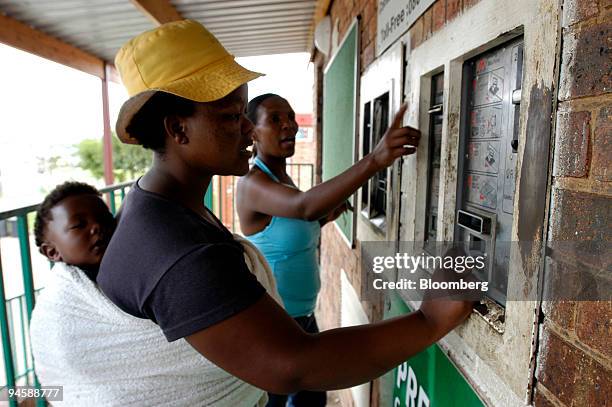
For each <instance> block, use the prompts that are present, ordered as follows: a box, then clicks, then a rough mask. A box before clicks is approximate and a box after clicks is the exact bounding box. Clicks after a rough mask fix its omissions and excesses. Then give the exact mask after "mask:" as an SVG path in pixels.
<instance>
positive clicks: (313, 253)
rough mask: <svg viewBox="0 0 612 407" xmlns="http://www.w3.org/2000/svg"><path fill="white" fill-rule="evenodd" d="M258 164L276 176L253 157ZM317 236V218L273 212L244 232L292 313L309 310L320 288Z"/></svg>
mask: <svg viewBox="0 0 612 407" xmlns="http://www.w3.org/2000/svg"><path fill="white" fill-rule="evenodd" d="M254 163H255V165H256V166H258V167H259V168H260V169H261V170H262V171H263V172H265V173H266V174H267V175H268V176H269V177H270V178H272V179H273V180H274V181H276V182H279V183H280V180H279V179H278V178H277V177H276V176H275V175H274V174H273V173H272V171H270V169H269V168H268V166H267V165H266V164H265V163H264V162H263V161H262V160H260V159H259V157H255V162H254ZM320 236H321V225H320V224H319V222H318V221H312V222H309V221H305V220H301V219H293V218H283V217H280V216H273V217H272V219H271V220H270V223H269V224H268V225H267V226H266V227H265V228H264V229H263V230H262V231H260V232H257V233H255V234H252V235H250V236H245V237H246V238H247V239H248V240H250V241H251V242H252V243H253V244H254V245H255V246H257V248H258V249H259V250H260V251H261V252H262V253H263V255H264V256H265V258H266V260H268V263H270V267H271V268H272V272H273V273H274V277H275V279H276V285H277V287H278V293H279V294H280V296H281V298H282V300H283V303H284V305H285V309H286V310H287V312H288V313H289V315H291V316H292V317H294V318H295V317H301V316H305V315H309V314H311V313H312V312H313V311H314V309H315V305H316V303H317V295H318V294H319V289H320V288H321V280H320V276H319V262H318V259H317V246H318V244H319V238H320Z"/></svg>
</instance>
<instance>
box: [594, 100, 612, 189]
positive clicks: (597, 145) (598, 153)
mask: <svg viewBox="0 0 612 407" xmlns="http://www.w3.org/2000/svg"><path fill="white" fill-rule="evenodd" d="M591 173H592V175H593V177H594V178H595V179H596V180H597V181H603V182H610V181H612V108H611V107H610V106H605V107H603V108H602V109H601V110H599V113H598V114H597V121H596V123H595V132H594V135H593V160H592V163H591Z"/></svg>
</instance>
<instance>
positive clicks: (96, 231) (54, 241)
mask: <svg viewBox="0 0 612 407" xmlns="http://www.w3.org/2000/svg"><path fill="white" fill-rule="evenodd" d="M51 216H52V219H51V220H50V221H49V222H48V223H47V227H46V229H45V240H46V242H47V244H48V245H49V246H47V248H46V254H47V257H49V259H50V260H53V261H63V262H65V263H67V264H71V265H74V266H78V267H81V268H92V267H96V268H97V267H98V266H99V265H100V262H101V261H102V255H103V254H104V251H105V250H106V247H107V246H108V242H109V241H110V238H111V236H112V234H113V231H114V230H115V219H114V218H113V215H112V214H111V213H110V211H109V210H108V207H107V206H106V204H105V203H104V202H103V201H102V199H100V197H98V196H96V195H93V194H83V195H75V196H69V197H67V198H65V199H63V200H61V201H60V202H59V203H58V204H57V205H55V206H54V207H53V208H52V209H51ZM43 251H45V249H43Z"/></svg>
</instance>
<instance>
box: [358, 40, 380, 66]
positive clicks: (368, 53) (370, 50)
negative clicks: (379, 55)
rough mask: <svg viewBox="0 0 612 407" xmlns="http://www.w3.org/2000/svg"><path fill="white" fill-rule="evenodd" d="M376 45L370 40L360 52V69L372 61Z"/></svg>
mask: <svg viewBox="0 0 612 407" xmlns="http://www.w3.org/2000/svg"><path fill="white" fill-rule="evenodd" d="M375 46H376V45H375V44H374V43H373V42H371V43H370V45H368V46H367V47H366V48H365V49H364V50H363V53H362V54H361V69H362V71H363V70H365V69H366V68H367V67H368V65H370V64H371V63H372V61H374V47H375Z"/></svg>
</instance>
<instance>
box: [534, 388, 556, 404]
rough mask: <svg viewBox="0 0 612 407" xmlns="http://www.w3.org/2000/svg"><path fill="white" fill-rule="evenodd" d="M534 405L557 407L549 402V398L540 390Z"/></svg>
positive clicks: (537, 390) (537, 391)
mask: <svg viewBox="0 0 612 407" xmlns="http://www.w3.org/2000/svg"><path fill="white" fill-rule="evenodd" d="M533 405H534V407H556V406H555V405H554V404H553V403H552V402H551V401H550V400H548V398H546V395H544V392H543V391H540V389H539V388H538V389H536V393H535V397H534V399H533Z"/></svg>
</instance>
